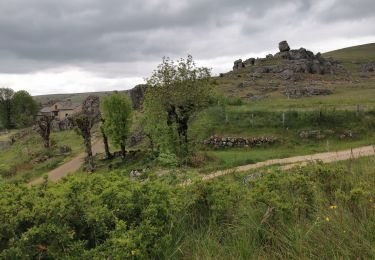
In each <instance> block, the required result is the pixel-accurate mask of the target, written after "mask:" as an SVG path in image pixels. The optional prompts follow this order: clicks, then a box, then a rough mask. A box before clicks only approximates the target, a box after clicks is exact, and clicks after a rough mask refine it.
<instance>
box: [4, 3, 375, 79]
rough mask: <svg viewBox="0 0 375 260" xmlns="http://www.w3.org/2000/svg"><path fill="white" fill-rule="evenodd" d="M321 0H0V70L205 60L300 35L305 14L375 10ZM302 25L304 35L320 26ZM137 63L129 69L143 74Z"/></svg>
mask: <svg viewBox="0 0 375 260" xmlns="http://www.w3.org/2000/svg"><path fill="white" fill-rule="evenodd" d="M324 2H325V0H315V1H313V0H283V1H280V0H268V1H257V0H233V1H228V0H190V1H189V0H179V1H173V0H148V1H139V0H126V1H124V0H106V1H102V0H65V1H61V0H12V1H5V0H0V70H1V72H2V73H22V72H24V73H27V72H31V71H38V70H41V69H45V68H50V67H59V66H72V65H74V66H82V67H85V68H88V69H92V68H97V70H98V71H99V70H100V67H101V66H102V67H105V69H106V70H107V69H108V68H110V67H111V68H113V69H114V70H115V71H123V70H122V69H117V68H115V66H130V67H131V66H134V64H139V62H148V61H149V62H153V63H154V62H155V61H158V60H160V58H161V57H162V56H165V55H167V56H172V57H180V56H185V55H186V54H187V53H191V54H193V55H194V56H195V57H196V58H201V59H210V58H215V57H218V56H230V55H234V56H235V55H240V54H244V53H248V52H264V51H266V50H273V49H274V47H275V44H276V43H277V42H278V41H279V40H282V39H284V37H292V38H297V37H300V38H303V37H304V36H305V35H295V34H293V29H291V27H294V28H296V29H297V30H298V28H300V27H301V24H303V21H304V20H306V19H310V20H312V21H316V24H317V26H324V25H325V23H327V24H329V23H332V21H336V22H339V21H341V20H342V19H352V20H361V19H363V18H364V17H374V13H373V10H375V2H374V1H373V0H359V1H355V2H354V1H350V0H337V1H336V2H335V3H334V4H333V7H334V8H332V6H330V5H327V7H326V8H325V9H324V8H323V10H318V11H317V10H316V8H317V6H318V5H319V4H322V3H324ZM323 6H324V4H323ZM307 28H308V29H309V30H311V32H306V35H308V34H309V33H317V32H319V29H318V28H310V27H307ZM361 33H362V34H366V33H367V32H366V31H363V30H362V31H361ZM370 33H371V32H370ZM280 38H282V39H280ZM100 64H101V65H100ZM106 64H111V65H106ZM114 64H117V65H114ZM142 68H143V67H142V66H140V67H139V68H138V71H137V72H138V73H135V74H137V75H140V74H142V73H144V71H143V69H142ZM145 71H147V72H148V71H149V69H148V68H147V69H145Z"/></svg>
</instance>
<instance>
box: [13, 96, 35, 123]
mask: <svg viewBox="0 0 375 260" xmlns="http://www.w3.org/2000/svg"><path fill="white" fill-rule="evenodd" d="M11 107H12V108H11V110H12V112H11V114H12V118H13V120H14V123H15V125H16V127H18V128H23V127H27V126H30V125H32V123H33V121H34V116H35V115H36V114H37V113H38V110H39V105H38V103H37V102H36V101H35V100H34V99H33V98H32V96H31V95H30V94H29V93H28V92H27V91H25V90H20V91H17V92H16V93H15V94H14V95H13V97H12V102H11Z"/></svg>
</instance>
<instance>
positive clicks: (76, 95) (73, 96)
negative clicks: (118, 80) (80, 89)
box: [34, 91, 125, 104]
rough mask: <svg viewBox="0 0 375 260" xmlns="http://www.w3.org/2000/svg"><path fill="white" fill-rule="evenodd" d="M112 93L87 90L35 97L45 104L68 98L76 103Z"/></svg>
mask: <svg viewBox="0 0 375 260" xmlns="http://www.w3.org/2000/svg"><path fill="white" fill-rule="evenodd" d="M119 92H125V91H119ZM110 93H112V91H105V92H86V93H71V94H50V95H40V96H34V99H35V100H36V101H37V102H38V103H41V104H45V103H47V102H48V101H50V100H66V99H71V100H72V102H74V103H80V102H83V100H85V99H86V98H87V97H88V96H90V95H98V96H99V97H102V96H106V95H108V94H110Z"/></svg>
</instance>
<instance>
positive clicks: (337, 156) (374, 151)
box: [202, 146, 375, 180]
mask: <svg viewBox="0 0 375 260" xmlns="http://www.w3.org/2000/svg"><path fill="white" fill-rule="evenodd" d="M371 155H375V146H364V147H359V148H355V149H350V150H344V151H339V152H327V153H316V154H312V155H305V156H294V157H288V158H284V159H272V160H267V161H264V162H258V163H255V164H248V165H244V166H239V167H236V168H232V169H227V170H222V171H217V172H214V173H211V174H207V175H205V176H203V178H202V179H203V180H210V179H213V178H217V177H219V176H223V175H226V174H230V173H234V172H245V171H249V170H252V169H257V168H260V167H264V166H270V165H277V164H281V165H285V166H284V167H283V169H289V168H291V167H293V166H296V165H298V164H306V163H308V162H313V161H317V160H320V161H323V162H324V163H329V162H336V161H344V160H349V159H354V158H359V157H365V156H371Z"/></svg>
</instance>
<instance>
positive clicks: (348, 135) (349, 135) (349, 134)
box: [340, 130, 353, 140]
mask: <svg viewBox="0 0 375 260" xmlns="http://www.w3.org/2000/svg"><path fill="white" fill-rule="evenodd" d="M348 138H353V132H352V131H351V130H346V131H344V133H342V134H341V135H340V139H341V140H343V139H348Z"/></svg>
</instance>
